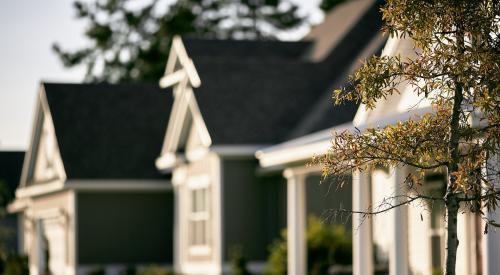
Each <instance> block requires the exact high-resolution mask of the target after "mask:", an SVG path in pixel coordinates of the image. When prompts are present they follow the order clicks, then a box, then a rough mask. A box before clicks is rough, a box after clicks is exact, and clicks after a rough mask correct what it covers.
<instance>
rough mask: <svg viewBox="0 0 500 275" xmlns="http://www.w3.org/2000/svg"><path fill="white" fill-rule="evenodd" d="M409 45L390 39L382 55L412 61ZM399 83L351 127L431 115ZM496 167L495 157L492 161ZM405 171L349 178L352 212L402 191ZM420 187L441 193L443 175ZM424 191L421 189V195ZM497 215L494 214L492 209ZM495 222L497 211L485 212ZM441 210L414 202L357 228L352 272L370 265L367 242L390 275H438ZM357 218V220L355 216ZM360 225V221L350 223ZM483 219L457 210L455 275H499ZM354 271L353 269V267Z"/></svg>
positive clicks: (499, 251) (497, 237) (495, 239)
mask: <svg viewBox="0 0 500 275" xmlns="http://www.w3.org/2000/svg"><path fill="white" fill-rule="evenodd" d="M414 52H415V51H414V45H413V43H412V42H411V41H410V40H408V39H395V38H391V39H389V41H388V42H387V44H386V46H385V48H384V51H383V54H384V55H389V56H394V55H400V56H403V57H405V56H406V57H411V56H412V55H413V54H414ZM405 85H406V84H401V86H400V87H398V88H399V90H401V91H403V92H402V93H401V94H394V95H392V96H390V97H388V98H387V99H386V100H382V101H379V102H377V104H376V106H375V108H374V109H373V110H367V109H366V108H365V107H364V106H360V108H359V110H358V112H357V114H356V118H355V120H354V125H356V126H358V127H360V128H366V127H376V126H379V127H383V126H385V125H388V124H392V123H395V122H397V121H404V120H407V119H408V118H411V117H415V115H418V114H423V113H427V112H431V111H432V109H431V107H430V102H429V101H428V100H425V99H424V98H419V97H417V96H415V93H414V92H413V90H412V89H413V88H412V87H411V86H409V85H406V86H405ZM496 163H497V165H498V163H499V162H498V159H497V160H496ZM410 171H411V168H410V167H398V168H389V169H376V170H373V171H371V172H370V173H367V172H365V173H360V174H357V175H356V176H355V177H354V180H353V188H356V189H358V192H356V193H355V196H354V197H353V200H354V201H358V203H357V204H356V205H355V206H354V207H355V209H366V207H367V206H368V205H373V206H376V205H379V204H380V203H381V202H382V199H383V198H384V197H388V196H392V195H398V194H401V193H402V192H405V190H403V188H401V186H398V183H400V182H402V181H403V180H404V177H406V175H407V173H408V172H410ZM425 179H426V182H425V184H424V185H423V186H422V187H419V188H422V189H425V192H429V193H431V194H439V195H442V192H444V188H445V184H446V182H445V180H446V177H445V175H443V174H440V173H429V174H427V175H426V178H425ZM422 191H423V190H420V192H422ZM497 212H498V211H497ZM489 215H490V218H492V219H493V220H498V217H499V216H500V215H499V213H490V214H489ZM444 216H445V207H444V205H442V204H439V203H434V205H432V206H430V205H426V204H425V203H415V204H411V205H408V206H403V207H400V208H397V209H396V210H394V211H390V212H389V213H388V214H386V215H380V216H376V217H374V218H373V219H372V220H371V221H367V222H366V223H364V224H363V225H361V226H360V227H359V228H360V229H359V233H358V235H355V237H354V241H355V243H357V244H355V245H354V248H355V249H356V250H358V251H359V252H358V254H357V258H355V260H356V261H357V263H358V267H357V268H358V269H357V270H358V273H357V274H367V273H369V272H370V271H371V268H372V266H373V264H372V259H373V254H372V252H371V251H369V249H366V247H367V246H366V243H373V244H374V248H375V251H374V253H375V255H377V257H376V258H377V259H382V260H385V261H388V263H389V266H390V270H391V274H431V273H433V274H436V273H438V274H441V273H442V272H443V270H442V267H443V266H444V260H445V248H446V238H445V236H446V228H445V222H444ZM355 218H357V217H355ZM353 222H355V223H356V224H358V225H359V220H354V221H353ZM483 231H484V221H482V219H481V218H480V217H479V216H477V215H475V214H473V213H470V212H469V211H467V209H464V211H459V216H458V238H459V242H460V245H459V246H458V250H457V267H456V272H457V274H488V275H490V274H491V275H493V274H498V270H500V264H499V262H498V259H499V258H500V232H497V231H495V230H490V232H489V233H488V234H486V235H484V234H483ZM355 270H356V269H355Z"/></svg>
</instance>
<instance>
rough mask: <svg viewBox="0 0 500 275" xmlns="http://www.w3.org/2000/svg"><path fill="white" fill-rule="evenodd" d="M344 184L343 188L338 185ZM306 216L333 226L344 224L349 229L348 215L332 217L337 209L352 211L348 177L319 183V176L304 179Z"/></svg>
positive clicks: (350, 186) (349, 179)
mask: <svg viewBox="0 0 500 275" xmlns="http://www.w3.org/2000/svg"><path fill="white" fill-rule="evenodd" d="M342 181H343V182H344V183H345V184H344V186H343V187H340V186H339V184H340V183H341V182H342ZM306 192H307V199H306V200H307V202H306V205H307V206H306V207H307V214H308V215H310V214H313V215H316V216H317V217H320V218H323V219H327V220H328V221H329V222H332V223H335V224H345V226H346V228H347V229H348V230H350V229H351V219H350V217H349V215H346V214H344V215H343V216H342V215H333V213H332V211H329V210H335V209H339V208H344V209H352V184H351V177H350V176H343V177H331V178H328V179H326V180H324V181H321V177H320V176H319V175H310V176H308V177H307V178H306Z"/></svg>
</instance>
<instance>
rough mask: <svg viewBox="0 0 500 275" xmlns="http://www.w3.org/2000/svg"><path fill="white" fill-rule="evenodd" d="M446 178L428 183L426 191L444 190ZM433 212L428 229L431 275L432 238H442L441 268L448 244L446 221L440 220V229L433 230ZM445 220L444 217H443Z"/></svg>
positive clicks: (430, 212) (444, 209)
mask: <svg viewBox="0 0 500 275" xmlns="http://www.w3.org/2000/svg"><path fill="white" fill-rule="evenodd" d="M444 179H445V178H444V177H443V180H431V181H428V182H426V183H425V184H426V189H427V191H435V190H439V189H440V188H444V187H445V186H446V182H445V181H444ZM430 207H434V206H433V205H432V204H431V205H430ZM442 210H443V211H444V213H442V214H443V215H446V207H444V206H443V209H442ZM432 211H433V209H429V218H430V221H429V228H428V230H429V231H428V240H429V250H430V251H429V256H430V262H429V263H430V268H431V274H432V272H433V268H434V267H433V257H434V255H433V248H432V238H433V237H439V238H440V245H439V246H440V252H439V254H440V255H439V256H440V261H441V267H442V266H443V264H444V257H445V253H446V251H445V249H444V248H445V247H446V242H445V239H446V230H445V226H446V225H445V221H444V220H440V221H439V225H438V228H435V229H433V228H432V219H433V217H432ZM442 218H444V216H443V217H442Z"/></svg>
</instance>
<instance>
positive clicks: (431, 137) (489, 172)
mask: <svg viewBox="0 0 500 275" xmlns="http://www.w3.org/2000/svg"><path fill="white" fill-rule="evenodd" d="M499 10H500V4H499V3H498V2H497V1H494V0H477V1H468V0H413V1H406V0H387V2H386V4H385V6H384V8H383V9H382V15H383V18H384V19H385V21H386V25H385V27H384V30H385V31H386V32H387V33H388V34H389V35H390V36H392V37H398V38H406V39H411V40H412V41H413V43H414V45H415V48H414V55H413V56H412V57H407V58H404V57H401V56H380V57H372V58H370V59H368V60H367V61H366V62H365V63H364V64H363V66H362V67H361V68H360V69H359V70H358V71H357V72H355V73H354V75H353V76H351V82H350V83H352V85H350V87H349V88H347V87H344V88H342V89H340V90H337V91H335V92H334V96H333V97H334V101H335V103H336V104H341V103H342V102H345V101H352V100H354V101H358V102H361V103H362V104H364V106H366V108H368V109H373V108H374V107H375V105H376V102H377V101H379V100H384V99H385V98H386V97H389V96H391V95H392V94H395V93H401V92H402V91H401V90H400V87H402V86H404V87H413V93H415V96H419V97H421V98H424V97H425V98H426V99H427V100H429V101H430V102H432V107H433V110H434V111H433V112H431V113H428V114H425V115H423V116H420V117H418V118H413V119H410V120H408V121H404V122H399V123H397V124H395V125H389V126H386V127H383V128H370V129H366V130H364V131H355V132H347V131H346V132H341V133H335V134H334V136H333V138H332V145H331V148H330V150H329V151H328V153H327V154H325V155H324V156H322V157H319V158H317V161H319V162H320V163H321V164H322V165H323V173H324V175H330V174H341V173H345V172H349V171H353V170H354V171H363V170H365V171H366V170H368V169H372V168H375V167H381V166H382V167H389V166H392V167H400V166H409V167H412V172H411V173H409V174H408V175H407V177H406V179H405V180H404V182H401V184H402V185H404V186H408V187H409V189H410V191H412V192H409V193H408V194H406V195H403V196H401V197H393V198H391V199H392V200H388V201H390V202H391V203H390V204H389V205H388V207H387V205H386V207H384V208H383V210H381V211H373V210H370V209H367V210H366V211H360V212H358V213H360V214H365V215H373V214H378V213H381V212H384V211H387V210H389V209H393V208H395V207H398V206H400V205H404V204H409V203H411V202H412V201H415V200H426V201H431V202H434V201H440V202H442V203H444V205H445V207H446V225H447V240H446V242H447V246H446V247H447V248H446V249H447V258H446V266H445V270H446V274H455V262H456V251H457V247H458V245H459V243H458V239H457V215H458V210H459V207H468V209H469V210H470V211H472V212H475V213H477V214H478V215H480V216H481V218H482V219H484V220H485V221H486V228H485V232H487V230H488V228H487V227H488V225H489V226H498V225H499V224H498V223H497V221H493V220H488V217H487V215H486V213H485V212H486V211H494V210H495V209H496V208H497V206H498V201H499V199H500V189H499V187H498V178H499V170H498V166H499V163H498V159H496V160H495V158H497V157H498V155H499V153H500V150H499V148H500V128H499V125H500V108H499V106H500V86H499V83H500V82H499V80H500V71H499V64H500V63H499V60H500V58H499V57H500V56H499V54H500V51H499V50H500V48H499V46H500V44H499V43H500V40H499V35H500V33H499V30H500V12H499ZM436 171H438V172H442V173H444V174H445V177H446V189H445V192H444V195H443V196H433V195H430V194H425V193H421V192H418V188H417V187H418V186H420V185H422V184H424V176H425V175H426V174H427V173H430V172H436Z"/></svg>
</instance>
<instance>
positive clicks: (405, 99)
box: [354, 37, 430, 126]
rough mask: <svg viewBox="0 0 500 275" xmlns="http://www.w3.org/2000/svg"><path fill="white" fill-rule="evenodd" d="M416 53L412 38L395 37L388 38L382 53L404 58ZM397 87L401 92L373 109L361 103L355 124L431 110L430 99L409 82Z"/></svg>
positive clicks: (367, 123)
mask: <svg viewBox="0 0 500 275" xmlns="http://www.w3.org/2000/svg"><path fill="white" fill-rule="evenodd" d="M414 54H415V49H414V45H413V43H412V41H411V40H410V39H408V38H406V39H400V38H394V37H391V38H389V39H388V41H387V43H386V45H385V47H384V50H383V52H382V55H386V56H396V55H400V56H401V58H402V59H404V58H411V57H412V56H414ZM397 89H398V90H399V91H400V92H401V93H394V94H392V95H390V96H387V98H385V99H382V100H379V101H378V102H376V104H375V108H373V109H372V110H367V109H366V106H365V105H360V106H359V108H358V111H357V113H356V116H355V118H354V124H355V125H357V126H359V125H371V124H374V123H375V124H377V123H378V122H379V121H382V120H387V119H388V118H390V117H399V116H401V115H403V116H409V115H413V114H418V113H422V112H427V111H429V110H430V101H429V100H427V99H426V98H424V97H423V96H417V94H416V93H415V92H414V87H413V86H411V85H409V84H408V83H407V82H403V83H400V84H399V85H398V86H397Z"/></svg>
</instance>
